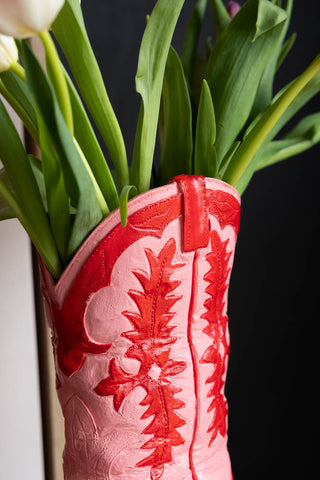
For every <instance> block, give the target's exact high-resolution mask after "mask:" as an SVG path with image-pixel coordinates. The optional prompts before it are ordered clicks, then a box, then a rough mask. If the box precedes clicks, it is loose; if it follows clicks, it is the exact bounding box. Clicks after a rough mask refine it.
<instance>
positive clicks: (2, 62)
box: [0, 35, 18, 73]
mask: <svg viewBox="0 0 320 480" xmlns="http://www.w3.org/2000/svg"><path fill="white" fill-rule="evenodd" d="M17 60H18V50H17V47H16V44H15V41H14V39H13V38H12V37H7V36H6V35H0V73H1V72H5V71H6V70H9V68H10V67H11V66H12V65H13V64H15V63H16V62H17Z"/></svg>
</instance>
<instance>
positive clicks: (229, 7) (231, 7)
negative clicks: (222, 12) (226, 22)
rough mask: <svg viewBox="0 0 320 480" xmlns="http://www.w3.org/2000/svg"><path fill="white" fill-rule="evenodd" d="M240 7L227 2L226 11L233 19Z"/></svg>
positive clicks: (235, 3) (234, 3) (237, 4)
mask: <svg viewBox="0 0 320 480" xmlns="http://www.w3.org/2000/svg"><path fill="white" fill-rule="evenodd" d="M240 8H241V6H240V5H239V3H237V2H229V3H228V5H227V10H228V13H229V15H230V17H231V18H233V17H235V16H236V15H237V13H238V12H239V10H240Z"/></svg>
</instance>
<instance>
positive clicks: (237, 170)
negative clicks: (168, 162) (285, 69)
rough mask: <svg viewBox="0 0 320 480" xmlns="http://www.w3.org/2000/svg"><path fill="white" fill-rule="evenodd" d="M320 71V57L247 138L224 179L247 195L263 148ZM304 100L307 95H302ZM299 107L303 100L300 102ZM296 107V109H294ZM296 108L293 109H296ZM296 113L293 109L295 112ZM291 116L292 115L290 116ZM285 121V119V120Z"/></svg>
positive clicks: (275, 102)
mask: <svg viewBox="0 0 320 480" xmlns="http://www.w3.org/2000/svg"><path fill="white" fill-rule="evenodd" d="M319 72H320V55H318V56H317V57H316V58H315V60H314V61H313V62H312V63H311V65H310V66H309V67H308V68H307V69H306V70H305V71H304V72H303V73H302V74H301V75H300V76H299V77H298V78H297V79H296V80H295V81H294V82H292V83H291V84H290V85H289V87H287V88H285V89H284V91H283V92H282V94H281V95H280V96H278V97H277V100H276V101H274V102H273V103H272V104H271V105H270V106H269V107H268V108H267V109H266V110H265V111H264V113H263V114H262V115H261V116H260V118H259V119H258V121H257V122H255V124H254V126H253V127H252V128H251V129H250V130H249V132H248V134H247V135H246V136H245V137H244V139H243V142H242V144H241V145H240V147H239V149H238V150H237V152H236V153H235V155H234V156H233V158H232V160H231V162H230V164H229V167H228V169H227V171H226V173H225V175H224V178H223V179H224V180H225V181H226V182H228V183H230V184H231V185H233V186H234V187H236V188H237V189H238V191H240V192H243V190H244V188H245V187H246V185H247V184H248V181H249V179H250V178H251V176H252V174H253V172H254V171H255V169H256V168H257V165H258V164H259V161H260V158H261V154H262V152H263V150H261V151H260V152H259V149H260V147H261V146H262V145H263V143H264V142H265V141H268V140H269V139H270V137H271V135H273V134H274V133H275V131H276V130H277V128H279V127H278V126H277V123H279V122H280V123H282V122H281V120H282V117H283V116H286V113H287V110H288V109H290V107H291V106H292V104H293V103H294V102H295V101H296V99H297V98H298V97H299V94H301V93H302V92H303V90H304V88H305V87H307V86H308V83H309V82H310V81H311V80H312V79H314V77H316V76H317V75H318V74H319ZM302 96H303V97H304V95H302ZM298 104H299V101H298ZM291 108H292V107H291ZM295 108H296V105H295V106H294V107H293V110H294V109H295ZM291 113H292V110H291ZM287 115H288V114H287ZM282 121H283V120H282Z"/></svg>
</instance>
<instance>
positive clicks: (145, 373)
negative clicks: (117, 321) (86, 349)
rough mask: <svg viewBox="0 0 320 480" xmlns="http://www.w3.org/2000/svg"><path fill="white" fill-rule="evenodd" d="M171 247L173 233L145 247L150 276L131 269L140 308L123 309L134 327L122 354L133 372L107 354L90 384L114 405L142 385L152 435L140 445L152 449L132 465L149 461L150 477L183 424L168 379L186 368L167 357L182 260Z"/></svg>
mask: <svg viewBox="0 0 320 480" xmlns="http://www.w3.org/2000/svg"><path fill="white" fill-rule="evenodd" d="M175 249H176V244H175V241H174V240H173V239H170V240H169V241H168V242H167V243H166V244H165V246H164V247H163V248H162V250H161V252H160V253H159V255H158V256H156V255H154V253H153V252H152V251H151V250H149V249H147V250H146V251H145V252H146V256H147V258H148V262H149V265H150V277H147V276H145V275H144V274H142V273H140V272H138V271H134V274H135V276H136V277H137V278H138V280H139V282H140V283H141V286H142V288H143V291H135V290H130V291H129V292H128V294H129V296H130V297H131V298H132V300H133V301H134V302H135V304H136V306H137V307H138V310H139V313H133V312H128V311H125V312H123V315H124V316H125V317H126V318H127V319H128V320H129V321H130V323H131V325H132V327H133V330H131V331H128V332H124V333H123V334H122V336H124V337H125V338H127V339H128V340H130V342H131V343H132V346H131V347H130V348H129V349H128V351H127V352H126V356H127V357H128V358H133V359H136V360H138V361H139V362H140V368H139V371H138V373H137V374H128V373H127V372H125V371H124V370H123V369H122V368H121V367H120V366H119V365H118V364H117V362H116V360H115V359H112V360H111V362H110V370H109V376H108V377H107V378H106V379H104V380H102V381H101V382H100V383H99V385H98V386H97V387H96V388H95V391H96V392H97V393H98V394H99V395H102V396H107V395H113V396H114V407H115V409H116V410H117V411H119V409H120V407H121V404H122V402H123V401H124V399H125V398H126V397H127V396H128V395H129V393H130V392H131V391H132V390H134V389H135V388H136V387H138V386H140V387H143V388H144V389H145V391H146V392H147V395H146V396H145V398H144V399H143V401H142V402H141V405H143V406H146V407H147V409H146V411H145V412H144V414H143V416H142V418H149V417H153V418H152V421H151V423H150V424H149V425H148V426H147V427H146V428H145V429H144V430H143V432H142V433H143V434H147V435H152V438H151V439H150V440H148V441H147V442H145V443H144V444H143V445H142V447H141V448H143V449H153V450H154V451H153V452H152V453H151V454H150V455H149V456H148V457H147V458H145V459H144V460H142V461H141V462H139V463H138V464H137V466H138V467H146V466H149V467H151V471H150V478H151V479H152V480H158V479H159V478H160V477H161V476H162V473H163V471H164V465H165V464H166V463H169V462H171V461H172V448H173V447H174V446H178V445H181V444H183V443H184V440H183V438H182V437H181V435H180V434H179V432H178V430H177V428H178V427H180V426H182V425H184V423H185V421H184V420H183V419H181V418H179V416H178V415H177V414H176V413H175V410H178V409H180V408H183V407H184V402H182V401H180V400H179V399H177V398H176V397H175V395H176V394H177V393H179V392H180V391H181V389H180V388H177V387H175V386H174V385H173V384H172V383H171V382H170V380H169V379H168V377H172V376H175V375H177V374H179V373H181V372H182V371H183V370H184V369H185V368H186V363H185V362H184V361H178V360H173V359H171V358H170V349H171V346H172V344H173V343H174V342H175V341H176V338H175V337H174V336H173V335H172V331H173V330H174V328H175V326H174V325H172V324H171V320H172V319H173V318H174V316H175V314H174V313H173V312H172V311H171V309H172V307H173V306H174V305H175V303H176V302H177V301H178V300H179V298H180V297H179V296H177V295H174V294H173V293H172V292H173V291H174V290H175V289H176V288H177V287H178V285H179V284H180V282H179V281H174V280H172V279H171V276H172V274H173V273H174V271H175V270H176V269H177V268H180V267H182V266H183V265H182V264H177V265H173V264H172V263H171V262H172V258H173V255H174V253H175ZM154 366H156V367H158V369H159V374H158V378H154V375H152V374H151V372H152V368H153V367H154Z"/></svg>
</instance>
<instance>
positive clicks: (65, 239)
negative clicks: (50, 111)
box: [38, 115, 71, 265]
mask: <svg viewBox="0 0 320 480" xmlns="http://www.w3.org/2000/svg"><path fill="white" fill-rule="evenodd" d="M38 122H39V130H40V150H41V158H42V172H43V176H44V182H45V189H46V199H47V206H48V214H49V219H50V225H51V230H52V233H53V237H54V240H55V243H56V245H57V249H58V252H59V254H60V257H61V259H62V262H63V264H64V265H67V263H68V243H69V238H70V236H71V221H70V200H69V197H68V194H67V191H66V186H65V184H64V178H63V173H62V168H61V165H60V161H59V158H58V156H57V153H56V151H55V149H54V148H53V146H52V142H51V135H50V133H49V132H48V130H47V126H46V124H45V122H44V121H43V119H42V117H41V115H39V120H38Z"/></svg>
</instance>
